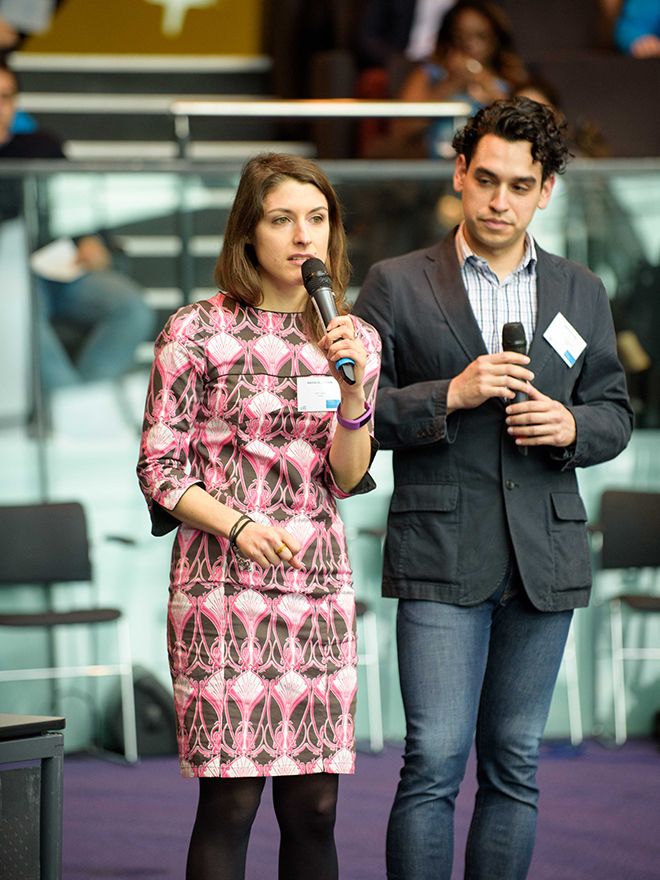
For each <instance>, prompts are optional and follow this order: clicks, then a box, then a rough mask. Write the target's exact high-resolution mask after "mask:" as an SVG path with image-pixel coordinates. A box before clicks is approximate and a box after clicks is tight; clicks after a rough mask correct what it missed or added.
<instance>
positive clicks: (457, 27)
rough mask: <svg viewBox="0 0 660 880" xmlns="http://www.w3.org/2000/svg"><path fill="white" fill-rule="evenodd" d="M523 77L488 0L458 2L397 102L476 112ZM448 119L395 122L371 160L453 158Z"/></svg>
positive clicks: (498, 11)
mask: <svg viewBox="0 0 660 880" xmlns="http://www.w3.org/2000/svg"><path fill="white" fill-rule="evenodd" d="M526 77H527V73H526V71H525V67H524V64H523V62H522V59H521V58H520V56H519V55H518V54H517V52H516V51H515V47H514V42H513V36H512V34H511V29H510V26H509V23H508V20H507V18H506V15H505V13H504V11H503V10H502V8H501V7H500V6H498V5H497V4H496V3H493V2H490V0H458V2H457V3H456V4H455V5H454V6H452V7H451V9H449V11H448V12H447V13H446V14H445V16H444V18H443V19H442V23H441V25H440V30H439V31H438V37H437V41H436V45H435V49H434V52H433V54H432V56H431V57H430V58H428V59H426V60H424V61H421V62H419V63H418V64H417V65H416V66H415V67H414V68H413V69H412V70H411V72H410V73H409V75H408V77H407V78H406V80H405V82H404V84H403V86H402V88H401V89H400V91H399V93H398V98H400V100H402V101H418V102H425V101H464V102H466V103H467V104H468V105H469V106H470V108H471V112H475V111H476V110H477V109H479V107H482V106H484V105H485V104H488V103H490V102H491V101H495V100H498V99H500V98H504V97H506V96H507V95H508V94H510V92H511V90H512V89H514V88H515V87H517V86H518V85H520V83H521V82H523V81H524V80H525V79H526ZM454 130H455V123H454V121H453V120H452V119H438V120H432V121H429V120H428V119H399V120H395V121H393V122H392V124H391V126H390V131H389V135H388V136H386V137H385V139H384V140H383V142H382V143H381V144H380V145H379V144H375V145H374V147H373V148H372V149H371V150H370V154H371V155H374V156H375V155H383V156H385V155H388V156H390V157H398V158H424V157H428V158H445V159H449V158H451V157H452V156H453V150H452V147H451V140H452V137H453V133H454Z"/></svg>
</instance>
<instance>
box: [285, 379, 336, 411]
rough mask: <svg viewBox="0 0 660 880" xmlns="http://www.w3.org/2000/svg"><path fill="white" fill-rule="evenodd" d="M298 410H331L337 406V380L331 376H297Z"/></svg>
mask: <svg viewBox="0 0 660 880" xmlns="http://www.w3.org/2000/svg"><path fill="white" fill-rule="evenodd" d="M296 392H297V404H298V412H332V411H334V410H336V409H337V407H338V406H339V401H340V399H341V392H340V390H339V382H337V380H336V379H334V378H333V377H332V376H298V379H297V381H296Z"/></svg>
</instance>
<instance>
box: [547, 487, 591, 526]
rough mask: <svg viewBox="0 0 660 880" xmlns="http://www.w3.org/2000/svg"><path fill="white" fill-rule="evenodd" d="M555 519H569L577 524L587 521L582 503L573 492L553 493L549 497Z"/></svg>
mask: <svg viewBox="0 0 660 880" xmlns="http://www.w3.org/2000/svg"><path fill="white" fill-rule="evenodd" d="M550 498H551V499H552V506H553V508H554V511H555V516H556V517H557V519H570V520H576V521H577V522H586V521H587V511H586V509H585V506H584V502H583V501H582V499H581V498H580V496H579V495H578V494H577V493H575V492H553V493H552V494H551V495H550Z"/></svg>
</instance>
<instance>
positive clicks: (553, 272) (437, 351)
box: [354, 231, 633, 611]
mask: <svg viewBox="0 0 660 880" xmlns="http://www.w3.org/2000/svg"><path fill="white" fill-rule="evenodd" d="M454 236H455V231H454V232H452V233H451V234H450V235H448V236H447V237H446V238H445V239H444V240H443V241H442V242H440V243H439V244H438V245H435V246H434V247H432V248H429V249H426V250H420V251H415V252H413V253H410V254H406V255H404V256H401V257H396V258H394V259H389V260H384V261H382V262H380V263H377V264H376V265H374V266H373V267H372V268H371V270H370V271H369V273H368V275H367V278H366V279H365V282H364V284H363V286H362V289H361V291H360V295H359V297H358V300H357V302H356V304H355V308H354V312H355V313H356V314H357V315H359V316H360V317H362V318H364V319H365V320H366V321H368V322H369V323H370V324H372V325H373V326H374V327H375V328H376V329H377V330H378V331H379V333H380V335H381V338H382V342H383V355H382V366H381V376H380V386H379V391H378V398H377V407H376V436H377V438H378V440H379V441H380V444H381V445H382V446H383V447H384V448H385V449H392V450H393V465H394V492H393V495H392V500H391V503H390V511H389V516H388V528H387V538H386V542H385V560H384V572H383V594H384V595H386V596H397V597H403V598H416V599H432V600H438V601H443V602H453V603H458V604H461V605H471V604H476V603H477V602H480V601H483V600H484V599H486V598H487V597H488V596H489V595H490V594H491V593H492V592H493V591H494V590H495V589H496V588H497V586H498V584H499V583H500V581H501V579H502V577H503V575H504V573H505V571H506V568H507V565H508V563H509V559H510V554H511V553H513V554H514V556H515V559H516V562H517V564H518V568H519V571H520V575H521V578H522V581H523V584H524V587H525V591H526V592H527V594H528V596H529V598H530V599H531V601H532V603H533V604H534V605H535V606H536V607H537V608H538V609H540V610H544V611H559V610H564V609H568V608H576V607H580V606H583V605H586V604H587V602H588V600H589V592H590V587H591V557H590V552H589V546H588V541H587V532H586V520H587V515H586V511H585V507H584V504H583V502H582V499H581V498H580V495H579V492H578V486H577V480H576V476H575V468H577V467H586V466H588V465H592V464H598V463H599V462H603V461H607V460H608V459H611V458H614V457H615V456H616V455H617V454H618V453H619V452H621V450H622V449H624V448H625V447H626V445H627V443H628V440H629V439H630V434H631V431H632V419H633V417H632V409H631V407H630V403H629V400H628V395H627V391H626V383H625V376H624V373H623V369H622V367H621V364H620V363H619V361H618V358H617V355H616V343H615V335H614V327H613V323H612V317H611V312H610V308H609V302H608V299H607V294H606V292H605V289H604V287H603V284H602V282H601V281H600V280H599V279H598V278H597V277H596V276H595V275H594V274H592V273H591V272H589V271H588V270H587V269H585V268H583V267H582V266H579V265H577V264H575V263H571V262H569V261H567V260H564V259H562V258H560V257H556V256H553V255H551V254H549V253H547V252H545V251H543V250H542V249H541V248H539V247H538V246H537V257H538V263H537V298H538V314H537V321H536V331H535V334H534V337H533V339H532V342H531V345H530V349H529V355H530V358H531V363H530V369H531V370H532V371H533V373H534V375H535V378H534V383H533V384H534V386H535V387H536V388H537V389H538V390H539V391H541V392H542V393H543V394H546V395H548V396H549V397H552V398H553V399H555V400H559V401H561V403H563V404H564V405H565V406H566V407H568V408H569V409H570V411H571V412H572V414H573V416H574V418H575V423H576V425H577V438H576V443H575V446H574V448H571V450H563V449H559V448H555V447H529V448H528V454H527V455H521V454H520V452H519V451H518V449H517V447H516V446H515V444H514V442H513V440H512V439H511V438H510V436H509V435H508V434H507V432H506V425H505V411H504V408H505V403H504V401H503V400H500V399H490V400H487V401H486V402H485V403H483V404H482V405H481V406H479V407H476V408H475V409H464V410H458V411H455V412H453V413H452V414H451V415H449V416H447V413H446V402H447V389H448V386H449V382H450V380H451V379H452V378H453V377H454V376H457V375H458V374H459V373H460V372H462V370H464V369H465V367H467V365H468V364H469V363H470V362H471V361H473V360H474V359H475V358H477V357H478V356H479V355H483V354H487V350H486V348H485V345H484V341H483V337H482V335H481V331H480V329H479V326H478V324H477V322H476V319H475V317H474V314H473V312H472V309H471V307H470V303H469V300H468V296H467V292H466V290H465V286H464V285H463V281H462V278H461V272H460V267H459V262H458V258H457V256H456V250H455V243H454ZM558 312H561V313H562V315H564V317H565V318H566V319H567V320H568V321H569V322H570V323H571V324H572V325H573V327H574V328H575V329H576V330H577V331H578V333H579V334H580V335H581V336H582V337H583V339H585V340H586V342H587V347H586V349H585V350H584V352H583V353H582V354H581V355H580V357H579V358H578V360H577V361H576V363H575V364H574V365H573V367H570V368H569V367H568V366H567V365H566V363H565V362H564V361H563V360H562V359H561V358H560V357H559V355H558V354H557V353H556V352H555V351H554V349H553V348H552V347H551V346H550V344H549V343H548V342H547V341H546V340H545V339H543V333H544V332H545V330H546V329H547V327H548V325H549V324H550V322H551V321H552V320H553V318H554V317H555V316H556V315H557V313H558Z"/></svg>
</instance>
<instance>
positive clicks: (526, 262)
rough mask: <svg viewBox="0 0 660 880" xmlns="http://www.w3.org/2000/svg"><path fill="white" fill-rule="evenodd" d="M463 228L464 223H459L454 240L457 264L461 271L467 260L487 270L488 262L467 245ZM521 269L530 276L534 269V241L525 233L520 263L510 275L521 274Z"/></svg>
mask: <svg viewBox="0 0 660 880" xmlns="http://www.w3.org/2000/svg"><path fill="white" fill-rule="evenodd" d="M464 226H465V222H463V223H461V225H460V226H459V227H458V230H457V232H456V239H455V244H456V256H457V257H458V262H459V265H460V267H461V269H463V267H464V266H465V264H466V262H467V261H468V259H469V260H470V263H471V265H473V266H481V267H483V268H487V267H488V261H487V260H484V258H483V257H480V256H479V255H478V254H475V252H474V251H473V250H472V248H471V247H470V245H469V244H468V243H467V239H466V238H465V233H464V231H463V228H464ZM523 269H527V271H528V272H529V273H530V274H531V273H532V272H534V271H535V269H536V246H535V244H534V239H533V238H532V236H531V235H530V234H529V233H528V232H526V233H525V250H524V252H523V256H522V260H521V261H520V263H518V265H517V266H516V268H515V269H514V270H513V271H512V272H511V274H512V275H515V274H516V273H517V272H521V271H522V270H523Z"/></svg>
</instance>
